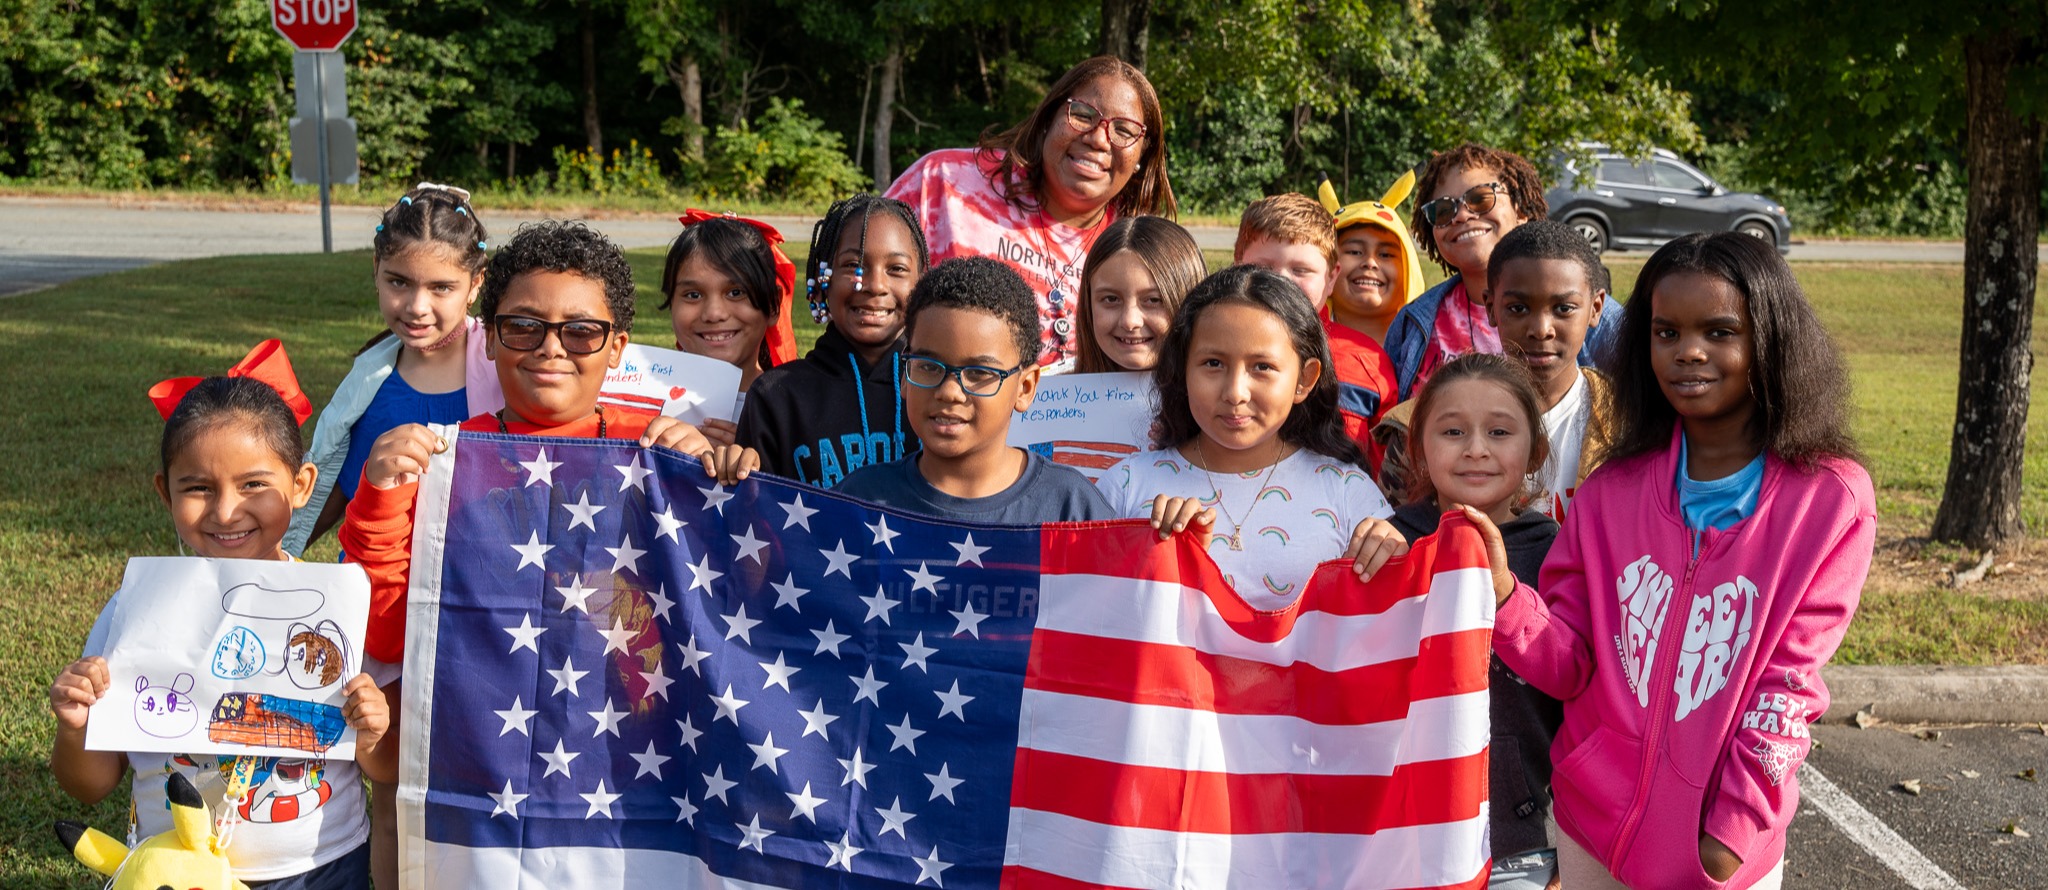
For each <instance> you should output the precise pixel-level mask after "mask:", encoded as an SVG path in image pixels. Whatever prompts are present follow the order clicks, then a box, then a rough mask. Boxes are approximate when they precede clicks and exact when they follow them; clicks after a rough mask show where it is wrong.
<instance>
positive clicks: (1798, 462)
mask: <svg viewBox="0 0 2048 890" xmlns="http://www.w3.org/2000/svg"><path fill="white" fill-rule="evenodd" d="M1688 272H1690V273H1694V274H1699V275H1710V276H1713V277H1715V278H1719V279H1721V280H1722V281H1726V282H1728V283H1729V284H1731V285H1733V286H1734V287H1735V289H1736V290H1737V291H1740V292H1741V293H1742V301H1743V305H1744V307H1745V308H1746V309H1747V311H1748V312H1749V331H1750V334H1749V336H1750V354H1751V359H1750V363H1749V389H1750V393H1751V394H1752V395H1753V397H1754V398H1755V399H1756V416H1755V418H1754V419H1753V421H1752V423H1753V424H1754V425H1755V432H1756V434H1757V436H1758V438H1759V439H1761V440H1762V442H1763V447H1764V450H1766V451H1769V452H1770V453H1772V454H1775V455H1777V456H1778V459H1780V460H1783V461H1785V462H1786V463H1789V464H1793V465H1795V466H1798V467H1800V468H1802V469H1811V468H1812V467H1813V465H1814V464H1816V463H1817V462H1819V461H1820V460H1821V459H1823V458H1829V457H1841V458H1847V459H1849V460H1858V459H1859V456H1858V454H1857V451H1856V441H1855V439H1854V438H1853V437H1852V436H1850V434H1849V375H1848V372H1847V370H1846V369H1845V367H1844V365H1843V363H1842V355H1841V352H1840V351H1839V350H1837V349H1836V348H1835V343H1834V340H1833V339H1831V338H1830V337H1829V336H1828V332H1827V329H1826V328H1825V327H1824V326H1822V325H1821V323H1820V317H1819V316H1818V315H1816V314H1814V311H1813V304H1811V303H1808V302H1807V301H1806V294H1805V292H1804V291H1802V290H1801V289H1800V287H1799V281H1798V279H1796V278H1794V277H1793V276H1792V268H1791V267H1790V266H1787V265H1785V260H1784V258H1783V257H1780V256H1778V251H1777V250H1776V249H1774V248H1772V247H1771V246H1770V245H1769V244H1766V243H1764V242H1763V241H1760V240H1758V239H1756V238H1752V237H1750V236H1748V235H1744V234H1741V233H1739V232H1718V233H1714V234H1706V233H1696V234H1692V235H1687V236H1685V237H1683V238H1680V239H1678V240H1676V241H1673V242H1671V243H1669V244H1666V245H1664V246H1663V247H1662V248H1660V249H1659V250H1658V251H1657V252H1656V253H1655V254H1652V255H1651V256H1650V260H1649V262H1647V263H1644V264H1643V271H1642V274H1641V275H1640V276H1638V277H1637V278H1636V287H1635V291H1634V293H1632V294H1631V295H1630V296H1629V299H1628V306H1627V310H1626V311H1625V312H1623V313H1622V316H1621V334H1620V335H1619V336H1617V337H1616V338H1615V341H1614V347H1613V356H1612V364H1611V365H1610V367H1609V368H1608V369H1607V370H1608V374H1609V376H1611V377H1613V378H1614V419H1615V422H1616V424H1617V426H1618V430H1617V432H1616V435H1615V445H1614V449H1613V450H1612V451H1611V452H1609V454H1608V458H1607V459H1608V460H1609V461H1616V460H1622V459H1625V458H1629V457H1634V456H1636V455H1640V454H1648V453H1651V452H1656V451H1661V450H1663V449H1665V448H1668V447H1670V445H1671V426H1672V424H1674V423H1676V422H1677V420H1678V412H1677V411H1676V410H1674V409H1673V408H1672V407H1671V402H1670V401H1669V400H1668V399H1666V398H1665V397H1664V390H1663V388H1662V387H1661V386H1659V385H1658V383H1657V373H1656V370H1655V368H1654V367H1653V366H1652V364H1651V360H1650V313H1651V295H1652V294H1654V293H1656V291H1657V285H1658V284H1659V283H1661V282H1662V281H1663V280H1664V279H1666V278H1668V277H1670V276H1672V275H1678V274H1683V273H1688Z"/></svg>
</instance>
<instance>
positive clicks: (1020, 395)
mask: <svg viewBox="0 0 2048 890" xmlns="http://www.w3.org/2000/svg"><path fill="white" fill-rule="evenodd" d="M906 324H907V326H908V331H909V344H910V345H909V347H908V348H907V349H905V350H904V352H903V354H902V355H901V357H900V359H899V360H900V361H901V362H902V372H903V382H904V383H906V384H908V385H907V386H905V387H904V392H903V401H904V406H905V409H906V411H907V413H908V414H909V418H910V425H911V427H912V428H913V429H914V430H915V431H916V432H917V437H918V440H919V441H920V442H922V443H923V447H922V449H921V450H919V451H916V452H913V453H912V454H910V455H909V456H908V457H905V458H903V459H902V460H898V461H894V462H891V463H885V464H874V465H870V466H867V467H863V468H861V469H860V470H857V471H855V472H854V473H853V474H852V475H850V476H847V477H846V481H844V482H841V483H840V484H839V485H838V487H837V488H835V489H834V490H835V491H839V492H842V493H845V494H847V495H851V496H853V497H857V498H860V499H862V500H867V501H873V502H875V503H878V504H885V505H888V506H892V507H898V508H901V509H904V510H908V511H911V512H914V513H922V514H925V515H927V516H936V517H939V518H942V519H951V520H966V521H971V522H985V523H991V524H997V525H1038V524H1041V523H1047V522H1078V521H1086V520H1095V519H1114V518H1116V517H1115V515H1114V514H1112V513H1111V512H1110V509H1109V502H1108V501H1106V500H1104V499H1103V497H1102V494H1101V492H1098V491H1096V490H1095V485H1094V484H1093V483H1091V482H1089V481H1088V477H1086V476H1083V475H1081V474H1080V473H1078V472H1075V471H1074V470H1073V469H1072V468H1069V467H1063V466H1060V465H1058V464H1055V463H1052V462H1051V461H1048V460H1045V459H1044V458H1041V457H1039V456H1038V455H1036V454H1033V453H1031V452H1030V451H1028V450H1026V449H1022V448H1013V447H1011V446H1010V445H1008V444H1007V439H1008V437H1009V432H1010V418H1011V416H1012V415H1013V414H1015V413H1016V412H1019V411H1023V410H1025V409H1027V408H1029V407H1031V399H1032V397H1033V396H1034V395H1036V394H1037V392H1038V374H1039V366H1038V350H1039V345H1040V341H1039V331H1038V302H1037V299H1036V298H1035V297H1033V296H1032V294H1031V287H1030V285H1027V284H1025V283H1024V279H1023V278H1022V277H1020V276H1018V274H1017V273H1016V271H1015V270H1013V269H1011V268H1010V267H1009V266H1007V265H1005V264H1003V263H1001V262H998V261H996V260H992V259H987V258H985V257H963V258H961V259H956V260H951V261H948V262H945V263H941V264H939V265H938V267H936V268H934V269H932V271H931V272H930V273H929V274H927V275H925V277H924V278H923V280H921V281H919V282H918V283H917V287H916V288H915V289H914V290H912V291H911V292H910V310H909V312H908V314H907V317H906Z"/></svg>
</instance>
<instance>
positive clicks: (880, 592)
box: [860, 587, 899, 627]
mask: <svg viewBox="0 0 2048 890" xmlns="http://www.w3.org/2000/svg"><path fill="white" fill-rule="evenodd" d="M860 601H861V602H864V603H867V604H868V614H867V617H865V618H862V619H861V623H862V624H866V623H867V622H870V621H873V620H875V619H876V618H880V619H882V624H883V626H885V627H886V626H887V625H888V624H889V613H890V612H893V611H895V610H896V606H897V605H899V604H898V603H897V602H896V601H895V600H892V599H890V598H889V591H887V590H884V589H882V588H880V587H877V588H875V595H874V596H864V597H861V598H860Z"/></svg>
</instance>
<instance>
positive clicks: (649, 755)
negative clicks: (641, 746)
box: [631, 739, 674, 782]
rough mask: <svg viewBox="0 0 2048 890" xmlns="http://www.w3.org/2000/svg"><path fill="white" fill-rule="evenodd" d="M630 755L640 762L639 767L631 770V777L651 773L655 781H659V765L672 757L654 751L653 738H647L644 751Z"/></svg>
mask: <svg viewBox="0 0 2048 890" xmlns="http://www.w3.org/2000/svg"><path fill="white" fill-rule="evenodd" d="M631 756H632V758H633V760H634V761H635V762H637V763H639V764H640V768H639V769H637V770H634V771H633V778H635V779H637V778H640V777H641V776H645V775H652V776H654V781H656V782H659V781H661V765H662V764H664V763H667V762H669V761H670V760H672V759H674V758H671V757H669V756H668V755H667V754H657V753H655V751H654V740H653V739H648V740H647V750H646V751H644V752H642V753H639V754H634V755H631Z"/></svg>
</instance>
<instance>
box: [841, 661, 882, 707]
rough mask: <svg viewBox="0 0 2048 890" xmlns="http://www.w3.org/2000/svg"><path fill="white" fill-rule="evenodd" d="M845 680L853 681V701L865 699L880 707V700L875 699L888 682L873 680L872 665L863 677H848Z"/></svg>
mask: <svg viewBox="0 0 2048 890" xmlns="http://www.w3.org/2000/svg"><path fill="white" fill-rule="evenodd" d="M847 679H849V680H852V681H853V685H854V693H853V700H854V701H860V700H861V699H867V700H868V701H870V702H873V703H874V705H875V707H878V708H879V707H881V706H882V700H881V699H880V698H877V697H876V694H877V693H880V692H881V691H882V687H884V686H887V685H889V681H887V680H877V679H875V666H874V665H872V664H871V665H868V672H867V673H866V674H865V675H862V676H859V677H848V678H847Z"/></svg>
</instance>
